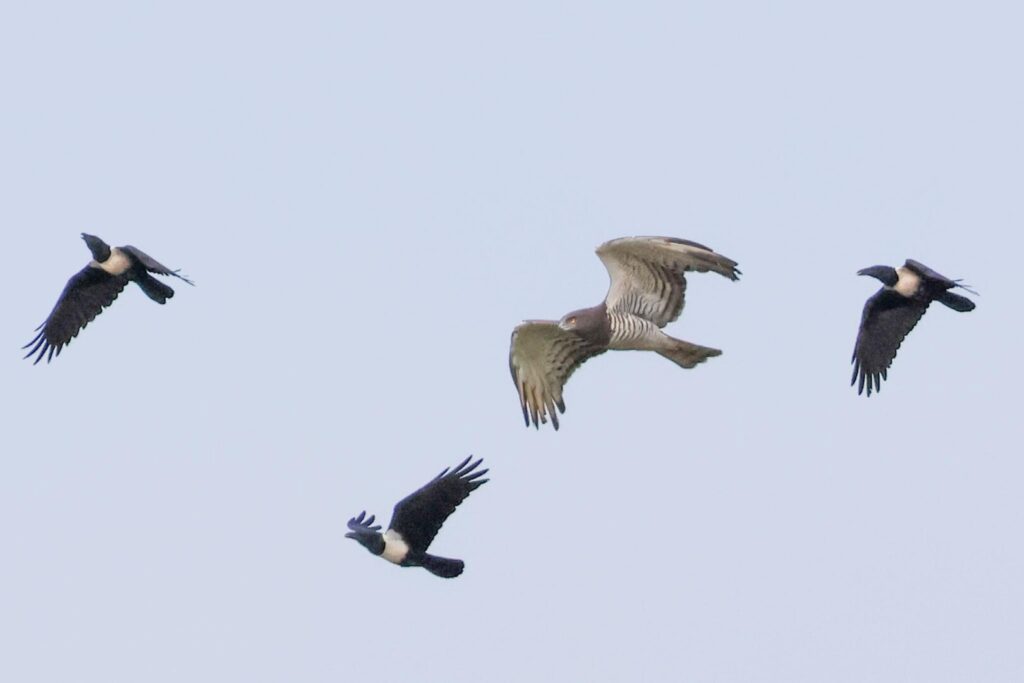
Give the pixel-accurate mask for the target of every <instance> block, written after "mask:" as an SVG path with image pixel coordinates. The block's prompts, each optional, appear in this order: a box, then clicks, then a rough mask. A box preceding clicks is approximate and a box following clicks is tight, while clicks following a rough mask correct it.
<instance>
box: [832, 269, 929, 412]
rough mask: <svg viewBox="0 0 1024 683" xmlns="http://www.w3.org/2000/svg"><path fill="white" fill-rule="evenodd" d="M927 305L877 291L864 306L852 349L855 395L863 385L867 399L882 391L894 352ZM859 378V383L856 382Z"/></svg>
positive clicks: (883, 290) (862, 389)
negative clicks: (865, 388) (872, 394)
mask: <svg viewBox="0 0 1024 683" xmlns="http://www.w3.org/2000/svg"><path fill="white" fill-rule="evenodd" d="M929 303H930V302H929V301H927V300H923V299H918V298H910V299H908V298H907V297H904V296H902V295H901V294H899V293H897V292H895V291H893V290H891V289H885V288H883V289H880V290H878V292H877V293H875V295H874V296H872V297H871V298H870V299H868V300H867V302H866V303H865V304H864V313H863V314H862V315H861V321H860V330H859V331H858V332H857V343H856V344H855V345H854V347H853V358H852V362H853V376H852V377H851V378H850V384H851V385H852V384H854V383H857V393H858V394H860V393H863V391H864V387H865V385H867V389H868V396H870V395H871V392H872V391H876V392H877V391H879V390H880V389H881V388H882V380H883V379H886V376H887V374H888V370H889V366H890V365H892V361H893V359H894V358H895V357H896V351H897V350H898V349H899V348H900V344H902V343H903V340H904V339H906V337H907V335H908V334H910V331H911V330H913V329H914V326H915V325H917V322H918V321H919V320H920V319H921V316H923V315H924V313H925V311H927V310H928V304H929ZM858 378H859V383H858Z"/></svg>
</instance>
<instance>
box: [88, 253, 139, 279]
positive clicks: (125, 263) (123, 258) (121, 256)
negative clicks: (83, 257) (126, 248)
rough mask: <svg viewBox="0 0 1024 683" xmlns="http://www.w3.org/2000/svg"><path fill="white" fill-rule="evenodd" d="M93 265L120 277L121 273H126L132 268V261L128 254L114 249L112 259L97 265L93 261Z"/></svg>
mask: <svg viewBox="0 0 1024 683" xmlns="http://www.w3.org/2000/svg"><path fill="white" fill-rule="evenodd" d="M93 263H95V264H96V267H98V268H102V269H103V270H105V271H107V272H108V273H110V274H111V275H120V274H121V273H123V272H125V271H126V270H128V269H129V268H131V267H132V260H131V259H130V258H128V255H127V254H125V253H124V252H123V251H121V250H120V249H118V248H117V247H113V248H112V249H111V250H110V258H108V259H107V260H106V261H104V262H103V263H97V262H96V261H93Z"/></svg>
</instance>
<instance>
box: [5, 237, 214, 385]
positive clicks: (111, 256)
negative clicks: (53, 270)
mask: <svg viewBox="0 0 1024 683" xmlns="http://www.w3.org/2000/svg"><path fill="white" fill-rule="evenodd" d="M82 239H83V240H85V244H86V246H87V247H89V251H90V252H92V260H91V261H89V263H88V264H87V265H86V266H85V268H82V270H80V271H78V272H77V273H76V274H75V275H73V276H72V277H71V279H70V280H68V283H67V285H65V286H64V291H63V292H61V294H60V298H59V299H57V304H56V305H55V306H54V307H53V310H52V311H51V312H50V315H49V316H48V317H47V318H46V320H45V321H44V322H43V324H42V325H40V326H39V327H37V328H36V332H37V334H36V336H35V337H33V339H32V341H30V342H29V343H28V344H25V346H23V347H21V348H22V349H29V352H28V353H27V354H25V358H29V357H32V356H35V361H34V362H33V363H32V364H33V365H35V364H36V363H38V362H39V361H41V360H42V359H43V356H46V362H47V363H49V362H50V361H51V360H53V357H54V356H59V355H60V352H61V349H63V348H64V346H66V345H67V344H68V343H69V342H70V341H71V340H72V339H73V338H74V337H76V336H78V333H79V332H80V331H81V330H82V329H83V328H84V327H85V326H86V325H88V324H89V323H90V322H92V321H93V319H95V318H96V316H97V315H99V314H100V313H102V312H103V309H104V308H106V307H107V306H109V305H110V304H112V303H114V299H116V298H117V295H118V294H120V293H121V291H122V290H123V289H124V288H125V286H126V285H127V284H128V283H129V282H134V283H135V284H137V285H138V286H139V288H140V289H142V291H143V292H145V293H146V296H148V297H149V298H150V299H152V300H153V301H155V302H157V303H158V304H163V303H165V302H166V301H167V300H168V299H170V298H171V297H172V296H174V290H173V289H171V288H170V287H168V286H167V285H165V284H164V283H162V282H160V281H159V280H157V279H156V278H154V277H153V276H152V275H150V273H156V274H157V275H170V276H174V277H176V278H178V279H179V280H184V281H185V282H187V283H188V284H190V285H194V283H193V282H192V281H191V280H189V279H188V278H186V277H184V276H183V275H179V274H178V271H176V270H171V269H169V268H168V267H167V266H165V265H163V264H161V263H160V262H159V261H157V260H156V259H154V258H153V257H151V256H149V255H147V254H145V253H144V252H143V251H142V250H141V249H137V248H135V247H132V246H126V247H111V246H109V245H108V244H107V243H106V242H104V241H103V240H101V239H100V238H99V237H96V236H95V235H89V234H87V233H84V232H83V233H82Z"/></svg>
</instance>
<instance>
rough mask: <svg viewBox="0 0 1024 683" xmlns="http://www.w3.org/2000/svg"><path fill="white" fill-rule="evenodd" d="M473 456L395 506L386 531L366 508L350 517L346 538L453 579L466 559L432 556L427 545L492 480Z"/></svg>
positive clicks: (396, 560)
mask: <svg viewBox="0 0 1024 683" xmlns="http://www.w3.org/2000/svg"><path fill="white" fill-rule="evenodd" d="M472 457H473V456H470V457H468V458H466V459H465V460H463V461H462V462H461V463H459V464H458V466H456V467H455V469H453V470H451V471H448V468H445V469H444V471H443V472H441V474H439V475H437V476H436V477H434V478H433V479H432V480H431V481H430V483H428V484H427V485H426V486H424V487H422V488H421V489H419V490H418V491H416V492H414V493H412V494H410V495H408V496H406V497H405V498H403V499H402V500H400V501H399V502H398V504H397V505H395V509H394V512H392V513H391V525H390V526H389V527H388V530H387V531H385V532H384V533H383V534H382V533H380V525H379V524H377V525H374V523H373V521H374V519H375V516H374V515H370V516H369V517H367V516H366V511H365V510H364V511H363V512H360V513H359V516H358V517H353V518H352V519H350V520H348V528H349V532H348V533H347V534H345V538H354V539H355V540H357V541H359V542H360V543H362V544H363V545H364V546H365V547H366V549H367V550H369V551H370V552H371V553H373V554H374V555H380V556H381V557H383V558H384V559H385V560H387V561H388V562H393V563H394V564H397V565H401V566H402V567H423V568H424V569H426V570H427V571H429V572H430V573H431V574H434V575H435V576H440V577H443V578H445V579H452V578H455V577H456V576H458V575H459V574H461V573H462V570H463V568H464V567H465V564H464V563H463V562H462V560H450V559H448V558H446V557H437V556H436V555H428V554H427V548H428V547H430V542H431V541H433V540H434V536H436V535H437V532H438V530H439V529H440V528H441V525H442V524H444V521H445V520H446V519H448V516H449V515H451V514H452V513H453V512H455V508H456V507H458V505H459V503H461V502H462V501H464V500H465V499H466V497H467V496H468V495H469V494H470V493H472V492H473V491H474V490H475V489H476V488H477V487H479V486H482V485H483V484H485V483H486V482H487V481H488V480H487V479H480V477H482V476H484V475H485V474H487V470H480V471H478V472H474V471H473V470H474V469H476V466H477V465H479V464H480V463H481V462H483V461H482V460H477V461H476V462H474V463H472V464H470V462H469V461H470V459H472Z"/></svg>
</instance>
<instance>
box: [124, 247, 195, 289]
mask: <svg viewBox="0 0 1024 683" xmlns="http://www.w3.org/2000/svg"><path fill="white" fill-rule="evenodd" d="M121 251H123V252H125V253H127V254H130V255H131V256H132V258H134V259H135V260H136V261H138V262H139V263H140V264H141V265H142V267H143V268H145V269H146V270H148V271H149V272H151V273H156V274H157V275H173V276H174V277H176V278H178V279H179V280H184V281H185V282H187V283H189V284H190V285H193V286H194V285H195V283H194V282H192V281H191V280H189V279H188V278H187V277H185V276H184V275H182V274H181V273H179V272H178V271H177V270H171V269H170V268H168V267H167V266H165V265H164V264H162V263H160V262H159V261H157V260H156V259H155V258H153V257H152V256H150V255H149V254H147V253H146V252H144V251H142V250H141V249H139V248H138V247H133V246H131V245H129V246H126V247H121Z"/></svg>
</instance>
